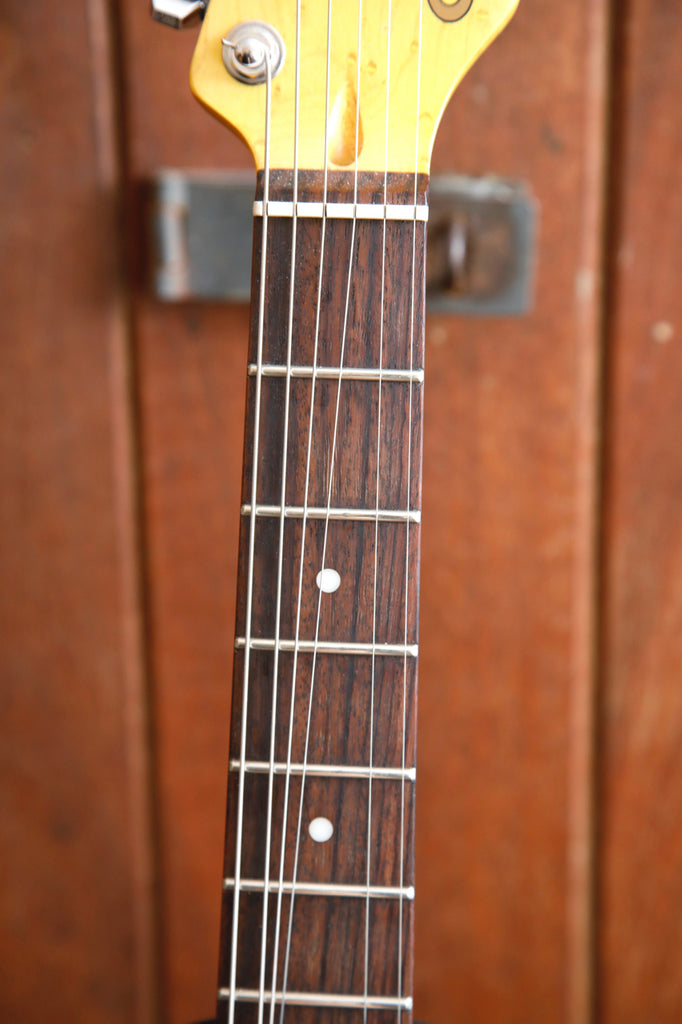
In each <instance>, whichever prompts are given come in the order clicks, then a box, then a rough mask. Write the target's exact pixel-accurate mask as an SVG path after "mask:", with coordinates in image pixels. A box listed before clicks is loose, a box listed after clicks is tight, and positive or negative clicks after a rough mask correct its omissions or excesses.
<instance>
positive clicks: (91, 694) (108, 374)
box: [0, 0, 155, 1024]
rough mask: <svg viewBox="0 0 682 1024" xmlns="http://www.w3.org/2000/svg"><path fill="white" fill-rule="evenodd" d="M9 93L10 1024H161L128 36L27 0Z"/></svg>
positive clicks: (2, 353) (19, 12) (4, 302)
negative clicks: (130, 305)
mask: <svg viewBox="0 0 682 1024" xmlns="http://www.w3.org/2000/svg"><path fill="white" fill-rule="evenodd" d="M1 31H2V51H3V58H2V73H1V74H2V89H1V92H0V96H1V99H0V119H1V120H0V133H1V135H2V144H1V145H0V154H1V156H0V248H1V249H2V251H3V255H4V267H3V277H2V283H1V284H0V308H2V311H3V329H2V345H0V390H1V395H0V463H1V464H2V476H3V485H2V489H1V490H0V564H1V566H2V578H3V585H2V590H1V591H0V634H1V635H2V656H1V660H2V664H1V667H0V676H1V677H2V681H3V684H2V705H3V711H2V717H3V742H2V752H1V754H0V761H1V769H0V773H1V775H2V779H3V794H2V814H1V815H0V857H1V858H2V863H3V878H4V884H3V887H2V897H1V903H0V950H1V955H0V964H1V967H0V972H1V973H2V982H1V983H0V1017H1V1018H2V1020H3V1021H7V1022H15V1021H22V1022H26V1024H31V1022H36V1024H37V1022H38V1021H45V1020H47V1019H49V1020H50V1021H51V1022H52V1024H67V1022H68V1024H72V1022H73V1021H75V1020H82V1021H95V1020H96V1021H98V1022H101V1024H114V1022H116V1024H123V1022H124V1021H126V1022H127V1021H138V1022H139V1024H142V1022H143V1021H144V1022H145V1024H146V1022H149V1021H154V1020H155V1013H154V987H153V983H152V982H153V979H152V973H153V948H152V944H153V926H152V921H153V918H152V911H151V908H152V903H151V878H150V849H149V821H148V792H147V779H146V766H145V753H144V752H145V735H144V734H145V724H144V716H145V711H144V702H143V697H144V692H143V683H144V674H143V659H142V651H141V632H140V625H141V621H140V610H139V602H138V593H137V592H138V586H139V580H138V564H137V549H136V537H135V510H134V503H135V497H134V487H133V480H134V473H133V459H132V449H131V430H130V415H129V405H130V403H129V387H128V379H127V378H128V365H127V337H126V325H125V318H124V315H123V313H124V306H123V299H122V294H121V278H120V266H119V255H120V242H119V238H118V230H119V228H118V225H119V220H118V208H117V203H118V201H119V199H120V195H119V184H120V182H119V178H118V169H117V155H116V126H115V123H114V116H115V108H114V92H113V80H112V63H111V46H110V44H111V37H110V33H109V27H108V23H107V19H106V7H105V5H103V4H101V3H100V2H99V0H92V2H90V3H85V2H79V3H73V4H70V5H68V6H66V5H56V4H54V3H48V2H42V0H38V2H37V3H33V4H31V5H30V6H27V5H26V4H23V3H19V2H15V0H10V2H9V3H8V4H6V5H5V6H4V9H3V14H2V30H1Z"/></svg>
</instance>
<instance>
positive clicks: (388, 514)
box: [242, 505, 422, 524]
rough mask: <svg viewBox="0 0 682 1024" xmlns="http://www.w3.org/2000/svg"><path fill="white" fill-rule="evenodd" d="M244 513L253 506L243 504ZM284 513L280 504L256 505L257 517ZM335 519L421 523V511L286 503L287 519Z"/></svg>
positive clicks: (248, 514) (360, 521)
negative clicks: (305, 506)
mask: <svg viewBox="0 0 682 1024" xmlns="http://www.w3.org/2000/svg"><path fill="white" fill-rule="evenodd" d="M242 515H243V516H250V515H251V506H250V505H242ZM281 515H282V508H281V506H280V505H256V517H257V518H258V519H279V517H280V516H281ZM304 515H305V516H306V518H307V519H333V520H342V521H345V522H352V523H374V522H376V521H377V520H378V521H379V522H380V523H417V524H418V523H421V521H422V514H421V512H419V511H417V510H416V509H413V510H412V511H410V512H407V511H405V510H402V511H401V510H400V509H388V508H384V509H379V511H378V512H377V511H376V510H375V509H373V508H329V509H327V508H319V507H317V506H316V507H314V508H307V509H304V508H303V506H302V505H285V507H284V518H285V519H303V516H304Z"/></svg>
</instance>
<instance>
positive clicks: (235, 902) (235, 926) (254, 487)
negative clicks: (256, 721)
mask: <svg viewBox="0 0 682 1024" xmlns="http://www.w3.org/2000/svg"><path fill="white" fill-rule="evenodd" d="M265 82H266V91H265V160H264V185H263V199H264V202H265V209H264V211H263V224H262V245H261V263H260V294H259V299H258V342H257V352H256V366H257V368H258V370H257V374H256V398H255V403H254V427H253V460H252V467H251V518H250V523H249V562H248V572H247V584H246V623H245V638H246V645H245V647H244V676H243V689H242V694H243V696H242V720H241V736H240V755H239V797H238V803H237V830H236V844H235V845H236V850H235V866H234V895H233V898H232V946H231V949H232V958H231V962H230V1001H229V1009H228V1021H229V1024H234V1010H235V998H236V986H237V946H238V939H239V893H240V888H241V872H242V833H243V828H244V783H245V774H246V772H245V766H246V727H247V724H248V707H249V672H250V667H251V664H250V662H251V618H252V611H253V565H254V552H255V539H256V522H257V515H256V507H257V506H256V500H257V497H258V448H259V442H260V406H261V390H262V382H263V376H262V373H261V367H262V365H263V333H264V325H265V274H266V257H267V251H268V214H267V209H268V199H269V189H270V114H271V100H272V69H271V67H270V56H269V53H268V50H267V47H266V49H265Z"/></svg>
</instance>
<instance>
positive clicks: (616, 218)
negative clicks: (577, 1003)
mask: <svg viewBox="0 0 682 1024" xmlns="http://www.w3.org/2000/svg"><path fill="white" fill-rule="evenodd" d="M608 3H609V26H608V45H609V69H608V70H609V83H608V84H609V88H608V121H607V124H606V168H605V171H606V173H605V175H604V226H603V242H602V275H603V281H604V285H603V301H602V316H601V324H600V335H601V360H602V365H601V380H600V385H601V386H600V412H601V417H600V419H601V422H600V436H599V442H600V444H599V453H598V457H599V471H600V472H599V485H600V486H599V492H598V495H597V497H598V501H599V522H598V537H597V542H598V546H597V551H596V556H597V557H596V566H597V574H598V575H597V593H596V601H597V630H596V635H595V673H596V676H597V680H598V686H597V688H596V691H595V708H594V715H595V752H596V754H595V765H594V777H595V797H594V811H595V816H594V847H595V865H594V877H593V892H594V934H593V942H594V976H595V985H594V992H593V1000H592V1008H593V1021H594V1024H596V1022H597V1021H599V1020H602V1019H603V1013H604V1010H603V992H602V989H601V986H600V984H599V982H600V972H601V952H600V945H601V930H602V926H603V919H602V913H603V908H602V894H601V867H600V859H601V848H602V838H601V826H602V817H601V814H600V809H601V799H600V798H601V793H602V786H603V775H604V767H603V763H602V759H601V756H600V752H601V751H602V750H603V737H604V731H605V730H604V716H605V710H604V709H605V700H606V692H605V686H606V680H607V672H606V649H607V635H606V630H607V625H606V623H607V614H606V611H607V607H608V601H609V594H608V572H607V569H608V561H609V549H608V544H607V537H606V529H607V521H608V520H607V515H606V511H607V508H608V506H609V503H610V492H611V462H612V460H611V447H610V442H611V434H612V431H611V411H610V406H611V400H610V396H611V385H610V382H611V374H612V368H613V360H612V352H613V343H614V318H615V313H616V292H617V288H618V249H619V241H620V238H621V232H622V216H623V188H624V181H623V175H622V173H621V167H622V161H621V159H620V158H621V155H622V153H623V149H624V134H625V132H626V131H627V97H626V95H625V80H624V77H625V71H624V67H625V62H624V60H623V55H624V53H625V52H626V35H627V26H628V22H629V18H630V15H631V10H632V8H631V3H630V0H608Z"/></svg>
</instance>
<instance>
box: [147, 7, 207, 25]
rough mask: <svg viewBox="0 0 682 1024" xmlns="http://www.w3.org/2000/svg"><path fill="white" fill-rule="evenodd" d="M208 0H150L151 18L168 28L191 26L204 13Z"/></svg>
mask: <svg viewBox="0 0 682 1024" xmlns="http://www.w3.org/2000/svg"><path fill="white" fill-rule="evenodd" d="M207 7H208V0H152V18H153V19H154V21H160V22H161V24H162V25H168V26H169V27H170V28H191V27H192V26H193V25H196V24H197V23H198V22H200V21H201V20H202V18H203V16H204V14H205V13H206V8H207Z"/></svg>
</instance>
